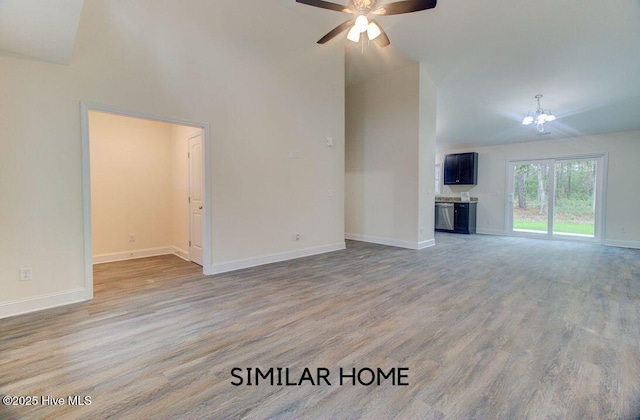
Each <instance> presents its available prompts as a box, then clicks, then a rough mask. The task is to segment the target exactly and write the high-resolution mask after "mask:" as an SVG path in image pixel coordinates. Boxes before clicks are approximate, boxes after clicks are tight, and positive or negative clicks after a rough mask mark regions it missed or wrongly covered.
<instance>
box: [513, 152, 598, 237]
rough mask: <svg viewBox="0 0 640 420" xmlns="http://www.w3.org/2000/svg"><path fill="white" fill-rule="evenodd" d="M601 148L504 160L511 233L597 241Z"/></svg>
mask: <svg viewBox="0 0 640 420" xmlns="http://www.w3.org/2000/svg"><path fill="white" fill-rule="evenodd" d="M606 157H607V156H606V154H599V155H593V156H571V157H558V158H550V159H536V160H523V161H510V162H508V165H507V172H508V174H507V197H508V200H507V211H506V215H507V218H506V219H507V231H508V233H509V234H510V235H512V236H525V237H533V238H544V239H569V240H582V241H591V242H602V238H603V237H604V234H603V220H604V214H603V213H604V207H603V202H604V198H603V197H604V194H605V190H604V186H605V185H606V182H605V179H604V178H605V176H606V162H607V159H606Z"/></svg>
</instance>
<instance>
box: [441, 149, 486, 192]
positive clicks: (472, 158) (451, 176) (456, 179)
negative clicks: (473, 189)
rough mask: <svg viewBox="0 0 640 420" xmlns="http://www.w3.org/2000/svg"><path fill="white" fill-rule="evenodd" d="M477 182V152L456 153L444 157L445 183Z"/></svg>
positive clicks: (464, 183) (463, 183)
mask: <svg viewBox="0 0 640 420" xmlns="http://www.w3.org/2000/svg"><path fill="white" fill-rule="evenodd" d="M477 183H478V154H477V153H475V152H472V153H456V154H452V155H446V156H445V157H444V185H476V184H477Z"/></svg>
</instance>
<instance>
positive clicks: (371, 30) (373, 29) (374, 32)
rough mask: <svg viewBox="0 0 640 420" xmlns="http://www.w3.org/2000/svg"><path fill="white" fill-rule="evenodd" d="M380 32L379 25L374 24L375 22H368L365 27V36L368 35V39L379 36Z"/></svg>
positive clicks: (371, 39)
mask: <svg viewBox="0 0 640 420" xmlns="http://www.w3.org/2000/svg"><path fill="white" fill-rule="evenodd" d="M381 33H382V31H381V30H380V27H379V26H378V25H376V24H375V22H370V23H369V26H368V27H367V36H368V37H369V41H373V40H374V39H376V38H377V37H379V36H380V34H381Z"/></svg>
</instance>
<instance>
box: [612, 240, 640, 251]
mask: <svg viewBox="0 0 640 420" xmlns="http://www.w3.org/2000/svg"><path fill="white" fill-rule="evenodd" d="M604 244H605V245H607V246H617V247H619V248H634V249H640V242H638V241H620V240H616V239H607V240H605V241H604Z"/></svg>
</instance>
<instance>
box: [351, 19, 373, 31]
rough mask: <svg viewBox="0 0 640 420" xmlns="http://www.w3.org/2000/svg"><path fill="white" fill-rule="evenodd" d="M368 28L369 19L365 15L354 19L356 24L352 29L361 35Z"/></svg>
mask: <svg viewBox="0 0 640 420" xmlns="http://www.w3.org/2000/svg"><path fill="white" fill-rule="evenodd" d="M368 27H369V19H367V17H366V16H365V15H360V16H358V17H357V18H356V24H355V25H354V28H356V29H357V30H358V32H360V33H362V32H365V31H366V30H367V28H368Z"/></svg>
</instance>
